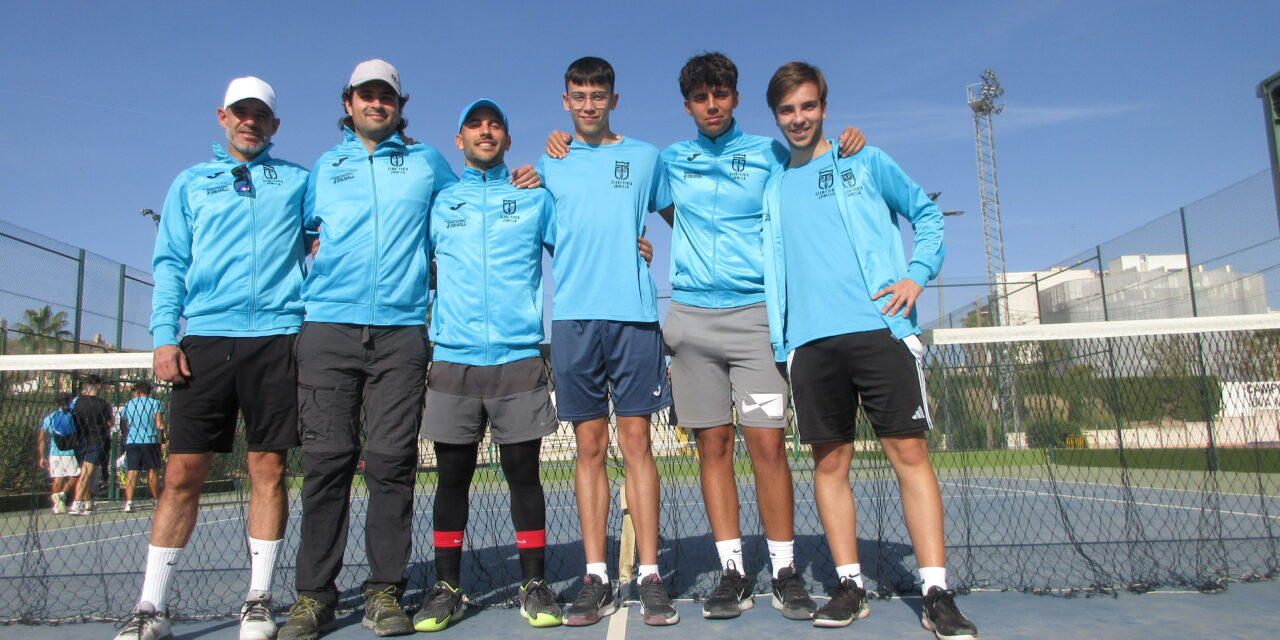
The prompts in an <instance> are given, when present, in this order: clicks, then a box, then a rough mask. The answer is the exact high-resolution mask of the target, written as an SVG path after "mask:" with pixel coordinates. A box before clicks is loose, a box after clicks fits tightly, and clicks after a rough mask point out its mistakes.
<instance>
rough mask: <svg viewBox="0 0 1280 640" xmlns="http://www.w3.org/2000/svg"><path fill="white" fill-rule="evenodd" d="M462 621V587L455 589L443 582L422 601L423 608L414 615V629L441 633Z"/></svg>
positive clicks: (438, 583) (437, 584)
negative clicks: (456, 622)
mask: <svg viewBox="0 0 1280 640" xmlns="http://www.w3.org/2000/svg"><path fill="white" fill-rule="evenodd" d="M461 619H462V587H458V588H456V589H455V588H454V587H452V586H450V585H449V583H448V582H445V581H444V580H441V581H439V582H437V583H436V586H435V587H433V588H432V589H431V591H430V592H428V593H427V595H426V596H425V597H424V598H423V599H422V607H421V608H419V609H418V613H416V614H414V615H413V629H417V630H418V631H439V630H441V629H443V628H445V627H447V626H449V625H450V624H451V623H453V622H454V621H457V620H461Z"/></svg>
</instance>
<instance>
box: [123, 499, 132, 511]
mask: <svg viewBox="0 0 1280 640" xmlns="http://www.w3.org/2000/svg"><path fill="white" fill-rule="evenodd" d="M120 510H121V511H123V512H125V513H133V501H132V500H125V501H124V506H123V507H120Z"/></svg>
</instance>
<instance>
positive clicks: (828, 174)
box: [818, 169, 836, 190]
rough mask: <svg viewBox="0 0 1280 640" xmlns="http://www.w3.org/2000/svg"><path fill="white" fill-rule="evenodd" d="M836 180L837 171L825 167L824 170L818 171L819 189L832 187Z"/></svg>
mask: <svg viewBox="0 0 1280 640" xmlns="http://www.w3.org/2000/svg"><path fill="white" fill-rule="evenodd" d="M835 181H836V179H835V171H833V170H832V169H823V170H822V171H819V172H818V188H819V189H823V190H826V189H830V188H831V185H832V184H834V183H835Z"/></svg>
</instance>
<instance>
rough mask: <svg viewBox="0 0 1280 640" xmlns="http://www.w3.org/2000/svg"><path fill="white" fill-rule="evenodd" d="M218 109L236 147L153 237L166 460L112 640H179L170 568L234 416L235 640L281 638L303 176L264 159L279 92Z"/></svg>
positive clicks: (203, 172)
mask: <svg viewBox="0 0 1280 640" xmlns="http://www.w3.org/2000/svg"><path fill="white" fill-rule="evenodd" d="M222 104H223V106H222V107H221V108H219V109H218V123H219V124H220V125H221V126H222V127H223V128H224V129H225V130H226V136H227V145H226V147H225V148H224V147H222V146H221V145H219V144H217V143H215V144H214V145H213V153H214V157H213V160H210V161H208V162H203V163H200V164H197V165H195V166H194V167H191V168H190V169H187V170H186V171H184V172H182V173H181V174H180V175H179V176H178V178H177V179H176V180H174V182H173V186H172V187H170V189H169V194H168V196H167V197H166V198H165V203H164V211H163V214H162V215H161V218H160V229H159V233H158V235H157V237H156V248H155V258H154V260H153V263H152V271H153V275H154V278H155V290H154V293H153V296H152V307H153V308H152V314H151V335H152V340H153V343H154V347H155V353H154V368H155V376H156V377H157V378H159V379H161V380H165V381H167V382H171V383H173V385H174V387H173V394H172V396H171V400H170V423H171V424H170V433H169V458H168V461H167V463H166V465H165V479H166V487H165V492H164V493H163V494H162V495H161V497H160V502H159V504H158V505H157V506H156V512H155V515H154V517H153V518H152V522H151V545H150V547H149V549H148V552H147V568H146V574H145V577H144V578H143V584H142V593H141V595H140V596H139V598H138V604H137V606H135V607H134V609H133V611H132V612H131V613H130V614H129V616H128V617H127V618H125V621H124V624H123V625H122V628H121V630H120V632H119V634H117V635H116V639H117V640H164V639H165V638H169V637H172V632H171V629H170V624H169V616H168V608H167V604H168V602H167V601H168V592H169V586H170V584H171V582H172V580H173V572H174V569H175V566H176V565H177V562H178V557H179V555H180V553H181V552H182V549H183V548H184V547H185V546H186V544H187V542H188V541H189V540H190V538H191V532H192V530H193V529H194V528H195V523H196V516H197V513H198V508H199V500H200V489H201V487H202V486H203V485H204V481H205V479H206V478H207V477H208V475H209V465H210V463H211V461H212V459H213V453H214V452H230V451H231V450H232V444H233V442H234V440H235V430H236V426H237V422H238V420H237V415H238V414H242V415H243V417H244V424H245V440H246V441H247V443H248V463H247V467H248V471H249V479H250V481H251V483H250V485H251V487H252V488H251V490H250V494H249V541H248V546H249V550H250V553H251V558H250V567H251V569H250V581H249V590H248V596H247V597H246V598H245V603H244V605H243V606H242V607H241V609H240V640H270V639H271V638H273V637H274V636H275V634H276V624H275V620H274V619H273V618H272V614H271V599H272V598H271V574H272V572H273V571H274V569H275V563H276V556H277V554H278V551H279V549H280V541H281V538H282V537H283V535H284V526H285V521H286V517H287V516H286V513H287V512H286V503H287V499H286V493H285V489H284V469H285V453H286V452H287V450H288V449H289V448H291V447H294V446H297V445H298V429H297V425H298V410H297V382H296V374H295V367H294V361H293V356H292V353H293V342H294V335H295V334H296V333H297V332H298V328H299V327H300V326H301V324H302V300H301V286H302V280H303V272H304V266H303V265H304V263H303V256H304V251H303V240H302V204H303V197H304V195H305V193H306V184H307V170H306V169H304V168H303V167H301V166H298V165H295V164H293V163H290V162H285V161H283V160H278V159H276V158H273V157H271V156H270V155H269V154H268V153H267V151H268V149H270V147H271V136H273V135H274V134H275V133H276V130H277V129H278V128H279V126H280V120H279V119H278V118H276V97H275V91H273V90H272V89H271V86H270V85H268V84H267V83H265V82H263V81H262V80H259V79H258V78H254V77H245V78H236V79H235V80H233V81H231V84H230V85H229V86H228V87H227V92H226V95H225V97H224V99H223V103H222ZM180 318H185V319H186V326H185V336H184V337H183V338H182V339H181V342H179V339H178V330H179V319H180Z"/></svg>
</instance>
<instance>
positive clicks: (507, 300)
mask: <svg viewBox="0 0 1280 640" xmlns="http://www.w3.org/2000/svg"><path fill="white" fill-rule="evenodd" d="M508 131H509V128H508V121H507V116H506V114H505V113H504V112H503V111H502V108H501V107H499V106H498V105H497V103H495V102H493V101H492V100H485V99H482V100H476V101H475V102H472V103H471V104H469V105H467V107H466V108H465V109H463V110H462V114H461V115H460V116H459V118H458V134H457V137H456V142H457V145H458V149H460V150H461V151H462V154H463V156H464V158H465V160H466V166H465V168H464V169H463V171H462V178H461V180H460V181H459V182H457V183H455V184H453V185H451V186H449V187H446V188H445V189H444V190H442V191H441V192H440V193H439V195H437V196H436V199H435V204H434V206H432V208H431V215H430V223H429V235H428V240H427V246H428V251H429V252H430V253H432V254H434V256H435V260H436V295H435V300H434V303H433V307H432V313H431V317H432V323H431V341H432V342H433V343H434V344H435V352H434V361H433V362H432V364H431V368H430V370H429V371H428V373H427V388H428V389H429V390H430V396H431V402H429V403H427V409H426V413H425V415H424V416H423V427H422V437H424V438H426V439H429V440H431V441H433V442H434V445H435V453H436V461H437V471H438V473H439V484H438V486H437V489H436V497H435V504H434V511H433V516H432V519H433V529H434V531H435V533H434V538H435V556H436V565H435V566H436V583H435V586H434V588H433V589H432V590H431V591H430V592H428V593H427V594H426V596H425V597H424V599H423V604H422V607H421V609H420V610H419V611H418V613H417V615H415V616H414V619H413V623H414V628H415V629H417V630H418V631H439V630H441V629H444V628H445V627H447V626H448V625H449V624H450V623H451V622H453V621H455V620H457V619H459V618H461V617H462V590H461V563H462V540H463V536H464V534H465V530H466V525H467V493H468V490H469V488H470V485H471V479H472V476H473V475H474V473H475V467H476V454H477V452H478V450H479V445H480V440H481V439H482V438H483V437H484V433H485V425H486V423H488V426H489V429H490V433H491V437H492V439H493V441H494V442H495V443H497V445H498V451H499V457H500V459H501V461H502V471H503V474H504V476H505V478H506V480H507V484H508V486H509V487H510V489H511V521H512V524H513V525H514V526H515V541H516V547H517V549H518V551H519V556H520V572H521V585H520V594H519V601H520V615H521V616H523V617H524V618H526V619H527V620H528V621H529V624H531V625H533V626H535V627H551V626H556V625H559V624H560V623H561V611H560V607H559V606H557V605H556V602H555V594H554V593H552V591H551V589H550V588H549V587H548V586H547V583H546V581H545V580H544V564H545V546H546V511H545V510H546V501H545V499H544V497H543V493H542V483H541V481H540V480H539V478H538V453H539V451H540V449H541V445H542V438H543V437H544V436H547V435H550V434H551V433H553V432H554V431H555V430H556V427H557V426H558V423H557V422H556V416H555V410H554V409H553V408H552V406H551V394H550V393H549V391H548V389H547V371H546V367H545V366H543V363H542V358H541V357H540V353H539V350H538V343H540V342H541V341H542V336H543V332H542V300H543V294H542V250H543V247H546V248H547V249H548V250H550V249H551V248H552V247H553V246H554V244H555V202H554V200H553V199H552V198H551V194H549V193H547V191H546V190H545V189H517V188H516V187H515V186H513V185H512V184H511V183H510V182H509V178H510V172H509V171H508V170H507V166H506V165H505V164H503V158H504V156H505V154H506V151H507V149H509V148H510V146H511V138H510V137H509V135H508Z"/></svg>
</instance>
